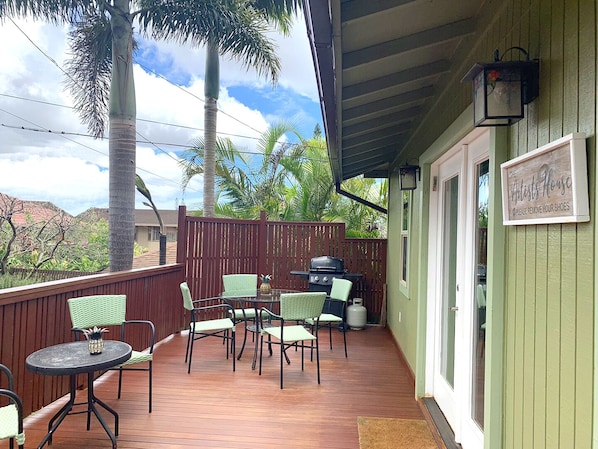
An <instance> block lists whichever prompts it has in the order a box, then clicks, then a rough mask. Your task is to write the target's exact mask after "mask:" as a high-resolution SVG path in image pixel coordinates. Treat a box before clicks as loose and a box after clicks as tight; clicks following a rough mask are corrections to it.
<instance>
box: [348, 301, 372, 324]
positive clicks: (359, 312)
mask: <svg viewBox="0 0 598 449" xmlns="http://www.w3.org/2000/svg"><path fill="white" fill-rule="evenodd" d="M367 320H368V311H367V309H366V308H365V307H364V306H363V298H353V304H352V305H350V306H349V307H347V324H348V325H349V327H350V328H351V329H352V330H361V329H363V328H365V323H367Z"/></svg>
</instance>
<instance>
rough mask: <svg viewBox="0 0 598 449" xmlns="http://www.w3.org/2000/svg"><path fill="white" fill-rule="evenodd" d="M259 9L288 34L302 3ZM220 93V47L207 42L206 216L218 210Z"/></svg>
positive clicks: (268, 3) (259, 3) (264, 3)
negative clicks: (216, 193) (217, 133)
mask: <svg viewBox="0 0 598 449" xmlns="http://www.w3.org/2000/svg"><path fill="white" fill-rule="evenodd" d="M253 5H254V7H255V8H256V10H257V11H258V12H259V13H260V14H262V15H263V17H264V18H265V19H266V20H268V21H269V22H271V23H272V24H273V25H275V26H276V27H277V28H278V29H279V30H281V31H282V32H283V33H284V34H285V35H286V34H288V33H289V29H290V19H291V15H292V14H293V13H295V12H296V11H298V10H299V9H300V8H301V6H302V2H301V0H255V1H254V2H253ZM219 90H220V62H219V51H218V48H217V46H216V45H215V44H214V43H213V42H212V41H208V46H207V53H206V79H205V85H204V95H205V107H204V152H205V153H204V169H203V175H204V185H203V215H204V216H205V217H213V216H214V209H215V192H214V185H215V170H216V169H215V167H216V161H215V157H216V129H217V114H218V92H219Z"/></svg>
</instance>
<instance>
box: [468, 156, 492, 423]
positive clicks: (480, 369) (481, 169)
mask: <svg viewBox="0 0 598 449" xmlns="http://www.w3.org/2000/svg"><path fill="white" fill-rule="evenodd" d="M488 168H489V163H488V161H487V160H486V161H484V162H482V163H481V164H479V165H477V166H476V180H477V184H476V187H477V190H476V202H475V204H476V205H477V220H475V247H476V250H475V260H476V265H475V267H476V273H475V276H474V277H473V279H474V280H475V281H474V282H475V285H474V286H473V292H474V295H473V300H474V301H475V303H474V308H473V310H474V311H475V313H474V317H473V326H474V327H473V332H472V335H473V349H474V353H473V357H472V359H471V360H472V365H473V366H472V370H471V372H472V373H473V376H472V379H473V385H472V404H471V405H472V407H471V410H472V419H473V420H474V421H475V422H477V423H478V424H479V426H480V427H481V428H482V429H484V376H485V373H484V365H485V364H484V361H485V353H486V351H485V344H486V261H487V252H488Z"/></svg>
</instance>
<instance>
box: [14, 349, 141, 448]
mask: <svg viewBox="0 0 598 449" xmlns="http://www.w3.org/2000/svg"><path fill="white" fill-rule="evenodd" d="M131 352H132V349H131V346H130V345H128V344H127V343H124V342H122V341H115V340H106V341H104V350H103V351H102V352H101V353H100V354H93V355H92V354H90V353H89V346H88V344H87V341H74V342H71V343H62V344H59V345H55V346H49V347H47V348H43V349H40V350H38V351H35V352H34V353H32V354H30V355H29V356H28V357H27V359H26V360H25V365H26V366H27V369H29V370H30V371H32V372H34V373H36V374H43V375H46V376H65V375H68V376H70V396H69V400H68V402H67V403H66V404H65V405H64V406H63V407H62V408H61V409H60V410H59V411H58V412H57V413H56V414H55V415H54V416H53V417H52V419H50V422H49V423H48V434H47V435H46V436H45V437H44V439H43V440H42V441H41V443H40V444H39V446H38V448H39V449H41V448H42V447H43V446H44V445H45V444H46V443H48V444H52V435H53V434H54V432H55V431H56V429H57V428H58V426H59V425H60V423H62V421H63V420H64V418H66V416H67V415H69V414H73V413H87V430H89V427H90V417H91V414H92V413H93V414H94V415H95V416H96V418H97V419H98V421H99V422H100V424H101V425H102V427H103V428H104V430H105V431H106V433H107V434H108V436H109V437H110V440H111V441H112V448H113V449H116V436H117V435H118V413H116V411H115V410H114V409H112V408H111V407H109V406H108V405H107V404H106V403H104V402H102V401H101V400H100V399H99V398H97V397H96V396H95V395H94V393H93V373H94V372H95V371H101V370H104V369H107V368H112V367H114V366H117V365H119V364H121V363H123V362H126V361H127V360H129V358H130V357H131ZM85 373H86V374H87V410H86V411H84V412H73V411H72V410H73V407H74V406H75V405H77V404H75V394H76V393H75V390H76V377H77V374H85ZM96 404H98V405H100V406H101V407H102V408H104V409H105V410H106V411H108V412H109V413H110V414H112V415H113V416H114V433H112V431H111V430H110V427H108V425H107V424H106V422H105V421H104V418H103V417H102V415H101V414H100V413H99V412H98V409H97V408H96ZM79 405H80V404H79Z"/></svg>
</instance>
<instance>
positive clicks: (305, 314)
mask: <svg viewBox="0 0 598 449" xmlns="http://www.w3.org/2000/svg"><path fill="white" fill-rule="evenodd" d="M325 300H326V293H325V292H304V293H283V294H281V295H280V315H277V314H275V313H273V312H271V311H270V310H268V309H266V308H262V312H263V313H267V314H268V315H269V316H270V317H272V318H276V319H278V320H280V326H271V327H264V329H262V331H261V336H260V369H259V374H260V375H261V374H262V353H263V347H264V336H267V337H268V342H267V343H268V344H277V345H280V388H281V389H282V388H283V375H282V373H283V365H284V359H285V357H286V355H287V354H286V351H287V349H289V348H295V349H297V348H301V370H302V371H303V368H304V360H305V356H304V353H305V348H310V349H311V350H312V351H313V350H314V349H315V351H316V361H317V370H318V384H319V383H320V352H319V350H318V328H319V326H318V319H319V317H320V315H321V314H322V309H323V308H324V301H325ZM309 319H311V320H313V322H314V323H315V326H313V328H312V329H314V330H315V333H312V332H310V331H309V330H307V329H306V328H305V326H304V325H303V324H292V325H291V324H287V323H289V322H293V323H305V322H306V320H309ZM272 338H274V339H276V340H278V341H272ZM305 342H309V344H306V343H305ZM287 363H290V362H289V359H288V358H287Z"/></svg>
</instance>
